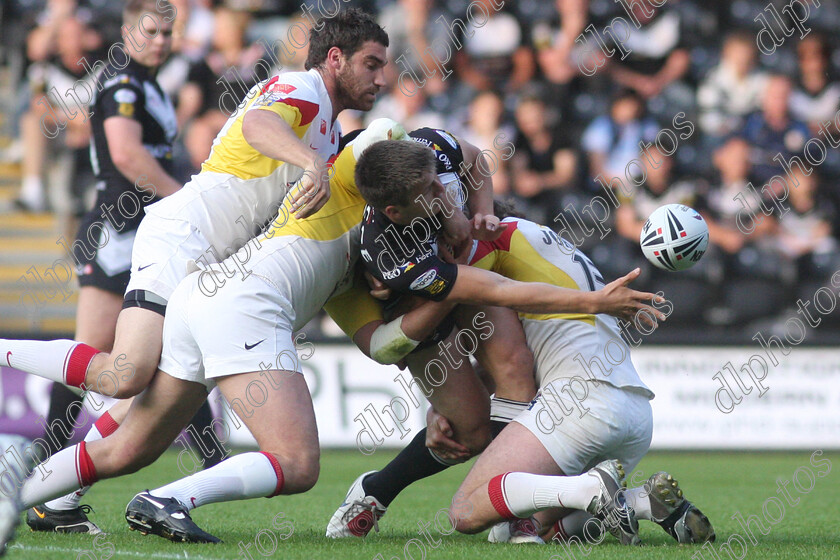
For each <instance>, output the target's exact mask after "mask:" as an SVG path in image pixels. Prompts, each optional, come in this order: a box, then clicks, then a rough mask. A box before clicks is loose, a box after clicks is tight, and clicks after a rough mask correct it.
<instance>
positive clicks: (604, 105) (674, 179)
mask: <svg viewBox="0 0 840 560" xmlns="http://www.w3.org/2000/svg"><path fill="white" fill-rule="evenodd" d="M803 1H804V2H805V4H807V5H808V6H809V8H810V12H809V14H808V19H807V21H806V22H805V24H804V26H805V27H806V28H808V29H810V32H809V33H808V34H807V36H805V37H804V38H801V37H800V32H799V31H798V30H794V31H792V33H791V34H790V35H789V36H785V35H784V31H783V30H781V28H780V27H779V25H786V26H787V27H788V28H789V29H791V30H793V29H794V22H793V21H792V20H791V19H790V12H786V11H784V10H783V8H784V7H785V6H786V5H787V4H788V2H782V1H778V2H777V1H775V0H771V1H768V0H727V1H714V2H709V1H704V0H667V1H666V2H664V3H663V2H661V1H659V2H657V3H659V4H662V6H661V7H658V8H657V7H654V6H653V5H652V4H651V3H649V2H647V1H646V0H633V2H630V1H629V0H623V4H622V3H620V2H614V1H613V0H553V1H550V0H518V1H512V0H508V1H506V2H502V1H501V0H475V1H473V2H472V7H471V8H470V11H469V12H468V11H467V10H468V6H470V5H471V3H470V2H469V1H468V0H395V1H385V0H363V1H356V0H353V1H352V2H351V3H352V4H353V5H358V6H361V7H363V8H365V9H368V10H370V11H371V12H374V13H376V14H378V17H379V20H380V23H381V24H382V25H383V27H384V28H385V30H386V31H387V32H388V33H389V35H390V40H391V46H390V48H389V56H390V57H391V63H390V64H389V65H388V78H389V82H390V89H389V90H388V91H384V92H381V93H380V96H379V99H378V101H377V103H376V105H375V107H374V108H373V110H372V111H370V112H369V113H367V114H353V113H350V112H345V113H344V114H342V116H341V120H342V126H343V128H344V130H345V132H349V131H350V130H353V129H355V128H358V127H361V126H364V125H365V124H366V123H367V122H369V121H370V120H371V119H374V118H377V117H380V116H388V117H391V118H394V119H397V120H399V121H401V122H403V123H404V124H405V126H406V128H407V129H409V130H410V129H412V128H416V127H420V126H433V127H443V128H446V129H447V130H449V131H451V132H453V133H455V134H456V135H458V136H460V137H461V138H464V139H466V140H468V141H470V142H472V143H473V144H475V145H477V146H478V147H479V148H482V149H484V150H488V151H487V152H486V154H487V155H488V159H489V160H490V161H491V163H492V165H491V167H492V169H493V170H494V175H493V182H494V189H495V192H496V193H497V195H498V196H499V197H501V198H506V199H512V200H514V201H515V202H516V203H517V206H518V207H519V209H520V211H521V212H522V213H523V214H524V215H525V216H526V217H529V218H531V219H533V220H536V221H539V222H542V223H545V224H547V225H550V226H554V227H559V225H558V223H557V221H556V220H555V217H556V216H558V215H560V214H563V213H566V215H567V216H571V215H573V214H576V215H577V216H580V217H582V218H581V221H579V222H578V221H574V220H569V223H575V224H577V226H578V227H579V230H580V231H578V233H581V232H583V233H587V232H593V231H594V233H591V234H589V235H588V236H582V238H583V237H585V241H584V242H583V245H582V249H584V250H585V251H586V252H587V253H588V254H589V255H590V256H591V257H592V259H593V261H595V263H596V264H597V265H598V266H599V267H600V268H601V270H602V272H603V273H604V275H605V276H607V277H615V276H617V275H619V274H623V273H625V272H626V271H627V270H628V269H629V268H632V267H634V266H643V268H644V270H645V275H644V279H645V280H644V282H643V284H646V285H647V286H648V287H653V288H656V289H664V290H665V291H666V292H667V293H668V294H669V296H670V297H671V298H672V299H673V300H674V301H675V302H676V303H675V309H674V313H673V315H672V317H671V320H672V321H673V322H674V323H677V324H679V323H683V324H685V325H692V326H694V327H697V326H698V324H700V325H706V326H707V327H712V328H714V327H720V328H727V327H734V326H738V325H743V324H746V323H750V322H754V321H761V320H762V319H763V318H764V319H766V318H768V317H773V316H779V315H780V314H782V313H784V312H785V311H786V310H789V309H794V310H795V309H796V300H797V298H802V299H805V300H810V299H812V298H813V295H814V293H815V290H816V289H817V288H819V287H820V286H823V285H830V284H829V281H830V278H831V276H832V274H833V273H834V272H835V271H837V270H838V269H840V259H839V258H838V256H837V253H838V251H837V240H838V236H840V212H838V211H837V209H838V208H840V186H838V179H840V152H838V150H836V149H833V148H830V146H828V142H826V141H825V139H824V138H825V137H824V136H823V137H822V138H823V143H824V144H825V145H826V146H827V147H828V150H827V153H826V154H825V157H824V160H823V161H822V163H821V164H819V165H818V166H816V167H814V169H813V170H811V172H810V173H808V171H809V170H810V168H811V166H810V165H806V166H803V167H800V166H796V165H793V166H788V168H783V167H782V165H781V164H780V162H779V160H778V156H777V154H781V157H782V158H784V160H785V162H787V161H790V160H791V158H792V157H794V156H799V157H800V158H801V159H802V161H803V162H804V161H805V158H804V156H803V155H802V154H803V149H804V147H805V143H806V141H807V140H808V139H809V138H812V137H817V136H818V134H819V130H820V128H821V127H823V128H827V129H828V132H829V133H830V134H833V137H834V138H840V132H838V131H837V124H840V117H838V118H836V119H835V115H836V114H837V112H838V110H840V81H838V80H837V76H838V69H840V49H838V48H837V46H838V44H837V43H838V42H839V41H840V38H838V36H837V34H836V32H835V30H836V29H838V28H840V4H837V3H835V2H820V3H817V2H814V1H813V0H803ZM307 3H308V4H310V5H312V6H317V4H316V0H309V1H308V2H307ZM173 4H174V5H175V6H176V8H177V10H178V15H177V18H176V24H175V33H174V37H175V54H174V55H173V56H172V57H171V59H170V60H169V61H168V62H167V64H166V65H165V66H164V67H163V68H162V69H161V71H160V74H159V81H160V82H161V84H162V86H163V87H164V89H165V90H166V91H167V92H168V93H169V95H170V96H171V97H172V98H173V100H174V101H175V103H176V107H177V114H178V119H179V126H180V130H181V132H180V134H179V144H178V160H179V173H180V175H181V178H182V179H184V180H186V179H188V177H189V176H190V174H191V173H193V172H195V171H196V170H197V169H198V167H199V166H200V164H201V162H202V161H203V160H204V159H205V158H206V156H207V154H208V153H209V150H210V145H211V143H212V140H213V138H214V137H215V135H216V133H217V132H218V131H219V129H220V128H221V127H222V125H223V123H224V121H225V118H226V114H225V111H224V107H223V106H222V107H220V100H221V98H222V97H223V95H224V94H225V93H226V91H227V90H226V88H225V84H226V83H240V84H242V86H241V87H245V88H247V87H250V86H251V85H253V84H255V83H256V82H257V81H258V80H259V79H260V78H261V77H264V76H260V75H258V74H257V73H256V72H255V71H254V68H255V66H254V63H255V62H256V61H258V60H260V59H263V60H270V59H271V60H277V61H279V62H280V63H281V64H282V65H283V67H284V69H287V70H300V69H302V66H303V60H304V59H305V48H302V49H297V50H295V49H294V48H292V49H285V50H284V49H282V48H277V49H276V52H273V53H270V54H271V55H272V56H268V55H269V53H267V52H266V49H269V48H271V47H270V45H272V43H274V42H275V41H276V40H277V39H278V38H280V39H282V40H285V41H288V37H290V32H289V29H290V26H293V25H294V26H298V28H299V27H300V26H301V25H304V26H305V25H307V24H308V20H307V19H306V18H305V17H303V14H302V12H301V3H300V1H299V0H295V1H292V0H227V1H212V0H173ZM338 4H340V3H339V2H332V1H327V2H324V1H323V0H322V2H321V3H320V5H321V6H322V8H323V9H324V10H332V9H335V6H336V5H338ZM628 5H632V6H633V11H632V16H633V17H631V15H630V14H629V13H628V12H627V9H628V8H627V6H628ZM768 6H770V7H771V8H773V9H772V10H770V11H768V9H767V8H768ZM120 9H121V2H114V1H106V0H7V1H6V2H5V3H4V5H3V10H4V11H3V14H2V29H0V33H2V36H3V38H4V39H3V43H4V45H3V61H2V62H3V64H4V65H5V67H6V69H7V70H8V72H9V74H10V75H11V76H12V78H13V83H14V86H13V87H15V89H16V92H17V95H16V97H15V100H16V102H15V103H14V104H13V105H12V104H8V103H7V104H6V105H5V106H4V107H3V110H4V112H5V113H6V115H5V116H6V120H7V121H8V122H9V123H10V124H9V126H10V127H11V130H12V131H13V132H12V134H13V135H14V138H15V142H14V143H13V144H12V145H11V146H9V147H7V148H6V149H5V151H4V152H3V153H2V154H0V157H4V158H6V159H16V158H17V159H20V160H21V163H22V167H23V184H22V187H21V191H20V196H19V199H18V205H19V206H20V207H22V208H24V209H27V210H33V211H43V210H51V211H55V212H64V213H71V214H72V213H78V212H80V211H82V210H83V209H84V207H85V204H86V203H89V191H90V189H91V187H92V184H93V180H92V174H91V171H90V162H89V161H88V157H87V145H88V140H89V134H90V130H89V126H88V123H87V122H86V120H85V119H83V118H74V119H71V120H70V121H68V122H67V127H66V128H64V129H63V130H62V131H61V133H60V134H59V135H58V136H57V137H55V138H48V137H47V136H45V135H44V134H43V131H42V128H41V119H42V117H43V115H44V114H45V112H46V111H48V110H49V109H50V108H49V107H48V104H45V103H43V102H40V103H39V101H41V100H42V99H43V95H44V94H45V93H48V92H50V91H52V88H56V90H58V91H60V92H63V91H66V90H67V89H68V87H71V86H72V84H73V82H75V81H76V80H79V79H82V80H89V79H90V78H89V77H88V76H87V75H86V72H85V67H84V65H79V64H78V62H79V61H80V60H81V59H82V58H83V57H84V58H86V59H87V60H88V61H91V63H92V61H94V60H98V59H104V58H105V57H106V55H107V50H108V47H109V46H110V45H111V44H112V43H114V42H116V41H119V40H120V29H119V28H120ZM771 11H773V12H774V13H775V14H778V16H779V18H780V19H779V20H778V21H777V20H776V19H775V17H773V15H774V14H771ZM800 12H801V10H800ZM313 13H315V14H318V10H317V9H315V10H313ZM762 13H764V14H765V16H766V17H765V21H768V20H769V21H770V22H771V24H772V25H773V26H775V27H774V30H775V31H776V33H777V35H780V36H781V37H782V38H783V39H784V42H783V44H781V45H780V46H778V47H777V48H776V49H775V52H773V53H772V54H763V53H762V52H760V51H759V49H758V47H757V44H756V36H757V33H758V32H759V31H761V30H762V29H763V22H762V20H761V19H759V20H758V21H756V16H757V15H759V14H762ZM467 14H471V17H468V16H467ZM767 14H770V15H769V16H768V15H767ZM616 17H621V18H623V19H624V21H625V27H626V30H628V31H629V38H628V39H627V40H626V41H624V42H623V44H622V45H621V47H622V48H621V49H616V48H615V47H617V45H615V44H614V43H612V42H611V40H610V38H609V37H606V38H605V39H604V46H605V47H606V52H605V51H604V50H600V51H599V52H600V53H601V54H598V52H595V53H594V54H593V50H592V46H593V44H596V43H595V42H594V39H593V36H592V33H593V31H594V32H598V31H600V30H603V29H604V27H605V26H606V25H610V24H611V23H612V22H615V21H616V20H615V18H616ZM456 18H460V19H461V20H462V22H463V24H464V25H462V26H458V25H454V26H453V22H454V21H455V19H456ZM581 34H584V40H581V41H577V42H576V39H577V38H578V37H580V36H581ZM291 35H293V34H291ZM613 35H619V33H618V32H617V31H615V27H614V33H613ZM275 45H276V43H275ZM442 46H446V47H445V48H441V47H442ZM610 50H612V52H613V53H614V54H613V55H611V56H608V53H609V51H610ZM622 50H623V51H625V52H626V53H627V54H626V56H624V57H623V58H622V56H621V51H622ZM765 50H766V49H765ZM447 51H449V52H448V53H447ZM424 53H425V54H424ZM447 54H450V56H445V55H447ZM580 61H588V62H587V63H586V64H589V66H590V67H591V66H592V64H591V63H592V62H597V63H598V64H599V65H600V64H602V65H601V66H600V67H599V68H598V69H597V72H595V73H594V74H592V75H587V74H591V72H586V73H584V72H582V71H581V68H580V67H579V65H578V63H579V62H580ZM432 71H434V73H432ZM444 76H445V79H444ZM405 92H408V93H412V95H406V93H405ZM71 109H73V110H76V111H79V112H84V111H85V107H71ZM680 113H681V114H682V115H680V116H677V115H678V114H680ZM827 122H828V124H824V123H827ZM834 123H837V124H834ZM665 129H669V130H671V131H672V132H673V134H670V135H668V134H666V135H660V132H661V131H663V130H665ZM824 134H825V133H824ZM666 137H667V138H671V139H673V138H678V146H675V145H673V144H674V142H673V141H672V140H668V139H667V138H666ZM658 138H659V140H661V141H659V142H658V141H657V139H658ZM640 145H643V146H644V145H650V148H649V151H648V152H647V155H646V156H643V155H642V153H641V152H642V149H641V148H640ZM663 146H664V150H665V151H666V152H668V151H670V152H671V154H670V155H668V154H667V153H666V154H662V153H661V152H662V151H663ZM673 148H676V149H675V150H674V149H673ZM491 154H492V156H491ZM650 154H653V156H652V157H651V155H650ZM774 158H776V159H774ZM634 160H635V162H634ZM775 175H780V176H782V177H783V178H784V179H785V181H786V182H785V185H786V186H787V191H788V195H787V196H788V198H787V199H786V200H785V201H784V202H783V203H781V204H782V205H780V204H773V203H772V201H773V200H774V199H779V198H782V197H783V194H784V193H783V191H784V188H785V187H784V185H782V183H780V182H778V181H777V182H776V183H774V184H771V185H770V186H769V187H768V188H767V189H765V191H764V194H763V195H760V197H759V196H753V195H752V194H751V191H750V190H749V188H748V187H749V185H750V184H752V185H753V186H754V187H755V192H757V193H761V192H762V187H763V186H764V185H766V184H767V183H768V180H770V179H771V178H772V177H773V176H775ZM619 184H620V185H623V187H624V188H618V187H617V186H616V185H619ZM608 185H612V187H609V186H608ZM605 188H613V189H614V190H616V191H620V192H616V193H615V194H616V195H617V200H619V201H620V205H619V206H618V207H617V208H615V207H610V215H609V217H608V218H606V219H603V218H601V219H600V221H602V222H603V228H604V229H607V228H608V229H610V232H609V234H608V235H606V236H605V237H603V239H602V238H601V236H600V235H599V234H598V232H597V229H595V227H594V226H595V224H594V221H593V220H594V219H593V217H592V216H591V215H590V214H591V212H590V214H587V213H586V212H584V211H583V209H584V208H585V207H586V206H587V205H588V204H589V203H590V201H591V199H592V197H593V196H595V195H599V196H602V197H603V196H604V189H605ZM739 193H740V195H739ZM673 202H679V203H684V204H688V205H690V206H692V207H695V208H697V209H698V210H699V211H701V213H703V215H704V216H705V217H706V219H707V222H708V224H709V229H710V232H711V240H712V241H711V244H710V249H709V251H708V252H707V254H706V256H704V258H703V261H702V263H701V266H697V267H695V268H694V269H692V270H691V271H688V272H685V273H680V275H679V277H678V278H677V277H676V276H675V275H674V274H664V273H660V272H658V271H657V270H655V269H653V267H651V266H649V265H647V263H646V261H644V259H643V258H642V256H641V252H640V251H639V250H638V242H639V233H640V231H641V228H642V226H643V224H644V221H645V219H646V217H647V215H648V214H650V212H651V211H652V210H654V209H655V208H657V207H658V206H660V205H662V204H668V203H673ZM745 209H746V210H747V214H748V215H749V214H751V215H753V216H755V221H754V223H753V224H752V225H754V226H755V227H754V228H752V229H751V230H749V231H747V230H745V227H743V226H744V223H745V222H743V220H742V221H741V222H739V221H738V217H739V215H741V216H743V215H744V213H745ZM763 209H771V210H772V212H771V213H770V215H765V212H763V211H762V210H763ZM739 225H740V226H741V227H739ZM837 315H838V314H837V313H833V314H832V313H830V314H828V315H826V317H825V318H826V320H827V322H831V318H832V317H836V316H837ZM835 320H836V319H835Z"/></svg>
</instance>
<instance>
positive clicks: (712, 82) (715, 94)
mask: <svg viewBox="0 0 840 560" xmlns="http://www.w3.org/2000/svg"><path fill="white" fill-rule="evenodd" d="M766 84H767V75H766V74H765V73H764V72H761V71H760V70H758V69H757V68H756V48H755V37H754V36H753V35H752V34H750V33H747V32H746V31H737V32H734V33H731V34H729V35H728V36H727V38H726V41H725V42H724V43H723V50H722V53H721V60H720V63H719V64H718V65H717V66H715V67H714V68H713V69H712V70H711V71H709V73H708V74H707V75H706V77H705V78H704V79H703V81H702V83H701V84H700V87H699V88H698V90H697V103H698V105H699V109H700V120H699V123H698V124H699V125H700V130H701V131H702V132H703V133H704V134H706V135H707V136H708V137H710V138H711V139H713V140H715V139H722V138H724V137H725V136H727V135H728V134H732V133H734V132H736V131H738V130H740V129H741V127H742V126H743V123H744V119H745V118H746V116H747V115H749V114H750V113H751V112H753V111H755V110H757V109H758V108H759V106H760V104H761V97H762V94H763V93H764V88H765V87H766Z"/></svg>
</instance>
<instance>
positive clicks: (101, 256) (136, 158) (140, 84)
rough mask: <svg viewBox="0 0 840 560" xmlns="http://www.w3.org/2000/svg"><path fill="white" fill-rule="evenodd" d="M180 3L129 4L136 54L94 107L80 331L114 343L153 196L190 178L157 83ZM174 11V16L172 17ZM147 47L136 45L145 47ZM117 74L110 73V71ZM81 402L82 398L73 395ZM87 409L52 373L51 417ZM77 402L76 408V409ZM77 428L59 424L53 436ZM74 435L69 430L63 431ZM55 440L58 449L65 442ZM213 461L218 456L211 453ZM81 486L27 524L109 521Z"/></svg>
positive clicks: (93, 340) (126, 13) (98, 343)
mask: <svg viewBox="0 0 840 560" xmlns="http://www.w3.org/2000/svg"><path fill="white" fill-rule="evenodd" d="M172 11H174V8H173V7H172V5H171V4H170V3H169V2H168V1H166V0H163V1H161V2H159V3H156V2H155V1H154V0H129V1H128V2H127V3H126V5H125V8H124V9H123V24H124V25H123V28H122V29H123V35H124V37H123V44H124V45H125V48H126V49H128V50H129V52H130V55H131V58H130V60H129V62H128V64H127V65H126V66H125V67H124V68H117V67H115V66H114V64H113V63H108V64H107V65H106V66H105V68H104V69H103V70H102V74H101V76H102V78H101V79H102V80H103V83H102V91H101V92H96V93H95V98H94V100H93V106H92V108H91V128H92V139H91V146H90V152H91V162H92V164H93V169H94V172H95V173H96V178H97V191H96V203H95V204H94V207H93V210H91V211H90V212H88V213H87V215H86V216H85V217H84V218H83V219H82V223H81V226H80V227H79V233H78V235H77V240H76V242H75V243H73V247H72V249H73V252H74V255H73V256H74V259H75V261H76V263H77V265H78V266H77V270H76V275H77V276H78V278H79V286H80V288H79V301H78V305H77V307H76V336H75V340H77V341H79V342H83V343H85V344H88V345H90V346H93V347H94V348H99V349H101V350H103V351H104V352H110V351H111V348H112V347H113V345H114V329H115V328H116V324H117V317H118V316H119V314H120V309H121V308H122V302H123V295H124V294H125V290H126V286H127V285H128V279H129V275H130V269H131V248H132V246H133V244H134V237H135V235H136V233H137V227H138V226H139V225H140V220H141V219H142V218H143V213H142V210H143V208H144V207H145V206H148V205H149V204H152V203H154V202H157V201H158V200H160V199H161V198H162V197H165V196H168V195H171V194H173V193H174V192H176V191H177V190H178V189H180V188H181V184H180V183H179V182H178V181H177V180H176V179H175V178H174V177H172V175H171V173H172V168H173V165H172V163H173V160H172V142H173V141H174V139H175V135H176V132H177V129H176V119H175V109H174V107H173V106H172V102H171V101H170V99H169V96H168V95H166V93H165V92H164V91H163V90H162V89H161V88H160V85H158V83H157V81H156V79H155V75H156V73H157V69H158V68H159V67H160V66H161V65H162V64H163V62H164V61H165V60H166V58H167V57H168V56H169V53H170V50H171V46H172V21H171V18H166V17H162V16H165V15H167V14H168V13H169V12H172ZM144 14H155V15H154V17H146V18H144V19H145V20H146V21H145V22H143V23H142V24H140V25H143V29H144V31H145V33H146V35H147V36H150V38H149V39H148V40H142V41H141V42H140V44H137V41H136V40H130V39H129V38H128V36H126V34H127V33H130V31H129V30H130V29H136V27H137V26H138V22H139V21H140V18H141V16H143V15H144ZM167 19H169V20H170V21H167ZM141 46H142V48H141V49H140V50H138V48H137V47H141ZM109 76H111V77H110V78H109ZM74 403H75V405H74ZM71 405H74V406H76V407H77V408H76V409H75V413H76V414H78V412H79V411H80V410H81V401H80V399H79V397H78V396H77V395H76V393H74V392H72V391H70V390H69V389H67V388H66V387H65V386H64V385H62V384H60V383H53V386H52V389H51V393H50V409H49V415H48V417H47V425H49V426H52V424H53V421H54V420H55V419H56V418H58V419H63V418H69V417H71V416H74V415H73V413H74V409H72V408H70V406H71ZM68 409H69V410H68ZM205 409H206V410H205V411H204V414H200V415H199V416H201V419H202V420H203V425H201V424H202V423H200V422H199V421H198V418H197V419H196V420H195V422H196V423H199V425H197V426H196V427H197V429H198V432H199V433H201V431H202V428H203V427H205V426H206V425H207V423H208V422H209V421H210V419H211V418H212V416H211V413H210V409H209V406H205ZM114 428H115V424H114V423H113V422H112V421H111V418H110V414H108V412H107V411H106V412H105V413H104V414H103V415H102V416H101V417H100V418H99V420H98V421H97V422H96V424H95V425H94V426H93V427H92V428H91V431H90V433H89V434H88V436H87V439H88V440H90V439H93V438H97V439H98V438H99V437H102V436H103V435H108V434H109V433H111V431H113V429H114ZM66 435H68V434H67V433H66V432H64V431H62V430H55V431H54V433H53V436H54V437H51V438H47V439H48V441H49V442H50V443H51V444H52V442H53V439H60V438H62V436H66ZM64 443H66V439H65V441H64ZM61 445H62V444H61V443H57V447H54V448H52V449H50V451H51V453H55V452H57V451H58V450H59V449H60V448H61ZM209 461H212V460H209ZM80 499H81V495H80V493H76V492H74V493H73V494H70V495H68V496H66V497H64V498H59V499H57V500H53V501H52V502H50V503H48V504H45V505H41V506H38V507H37V508H33V509H30V510H29V511H28V512H27V518H26V521H27V524H28V525H29V527H30V528H31V529H32V530H34V531H56V532H81V533H85V532H89V533H91V534H96V533H99V532H100V530H99V528H98V527H96V525H94V524H93V523H92V522H91V521H90V520H89V519H88V517H87V515H86V513H85V511H86V509H87V506H80V505H79V500H80Z"/></svg>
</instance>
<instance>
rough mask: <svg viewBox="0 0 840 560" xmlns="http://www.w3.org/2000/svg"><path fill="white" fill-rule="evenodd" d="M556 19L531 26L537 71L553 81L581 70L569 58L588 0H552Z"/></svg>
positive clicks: (561, 80) (564, 80)
mask: <svg viewBox="0 0 840 560" xmlns="http://www.w3.org/2000/svg"><path fill="white" fill-rule="evenodd" d="M555 5H556V7H557V19H556V21H548V22H545V21H543V22H539V23H537V24H536V25H535V26H534V29H533V32H532V41H533V45H534V49H535V51H536V58H537V64H538V66H539V69H540V72H541V73H542V75H543V76H544V77H545V79H546V80H548V82H550V83H552V84H565V83H567V82H569V81H570V80H571V79H572V78H574V77H575V76H577V75H578V74H579V73H580V70H579V69H578V65H577V61H575V60H573V59H572V51H573V50H574V48H575V39H577V38H578V36H580V34H581V33H582V32H583V29H584V27H586V20H587V14H588V11H589V0H555Z"/></svg>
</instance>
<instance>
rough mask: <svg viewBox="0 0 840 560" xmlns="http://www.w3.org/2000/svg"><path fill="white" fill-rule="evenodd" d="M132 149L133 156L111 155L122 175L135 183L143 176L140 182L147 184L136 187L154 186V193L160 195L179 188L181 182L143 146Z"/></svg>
mask: <svg viewBox="0 0 840 560" xmlns="http://www.w3.org/2000/svg"><path fill="white" fill-rule="evenodd" d="M132 151H133V152H134V156H133V157H129V156H121V157H118V158H113V157H112V159H113V161H114V166H115V167H116V168H117V171H119V172H120V173H121V174H122V175H123V177H125V178H126V179H128V180H129V181H131V182H132V183H133V184H135V185H136V184H137V183H138V179H139V178H140V177H141V176H142V177H145V178H144V180H143V181H142V182H143V183H144V184H146V185H148V186H147V187H138V188H141V190H148V191H151V190H152V187H154V191H155V194H156V195H157V196H160V197H164V196H169V195H170V194H172V193H174V192H176V191H178V190H179V189H180V188H181V183H180V182H179V181H177V180H175V178H174V177H172V176H171V175H170V174H169V173H167V172H166V170H165V169H164V168H163V167H161V165H160V163H158V161H157V160H156V159H155V158H153V157H152V155H151V154H150V153H149V152H148V151H146V149H145V148H141V149H139V150H132ZM112 156H113V154H112Z"/></svg>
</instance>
